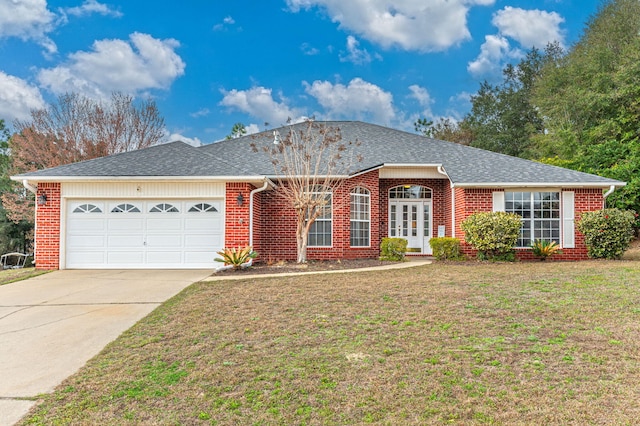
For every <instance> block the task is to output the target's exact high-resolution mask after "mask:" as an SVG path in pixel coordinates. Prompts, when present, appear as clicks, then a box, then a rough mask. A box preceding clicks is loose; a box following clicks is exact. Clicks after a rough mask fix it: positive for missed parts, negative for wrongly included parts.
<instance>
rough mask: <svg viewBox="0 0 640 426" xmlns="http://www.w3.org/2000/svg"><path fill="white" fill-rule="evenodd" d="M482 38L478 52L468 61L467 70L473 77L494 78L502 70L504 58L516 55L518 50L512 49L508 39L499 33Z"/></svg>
mask: <svg viewBox="0 0 640 426" xmlns="http://www.w3.org/2000/svg"><path fill="white" fill-rule="evenodd" d="M484 39H485V42H484V43H483V44H482V46H481V47H480V54H479V55H478V57H477V58H476V60H475V61H472V62H469V64H468V65H467V71H469V73H470V74H471V75H472V76H474V77H475V78H495V77H496V76H498V75H499V74H500V73H501V72H502V66H503V61H504V59H505V58H515V57H518V56H519V55H520V51H518V50H512V49H511V48H510V46H509V40H507V39H506V38H505V37H502V36H500V35H488V36H485V38H484Z"/></svg>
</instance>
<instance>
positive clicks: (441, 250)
mask: <svg viewBox="0 0 640 426" xmlns="http://www.w3.org/2000/svg"><path fill="white" fill-rule="evenodd" d="M429 245H430V246H431V251H432V252H433V257H435V258H436V259H437V260H461V259H464V256H463V255H462V254H461V253H460V240H459V239H457V238H452V237H438V238H431V239H430V240H429Z"/></svg>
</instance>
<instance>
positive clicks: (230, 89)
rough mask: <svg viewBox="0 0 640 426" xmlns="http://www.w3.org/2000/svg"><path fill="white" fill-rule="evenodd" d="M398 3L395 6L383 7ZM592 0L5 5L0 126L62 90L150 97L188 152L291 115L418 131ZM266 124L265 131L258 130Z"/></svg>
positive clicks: (573, 25)
mask: <svg viewBox="0 0 640 426" xmlns="http://www.w3.org/2000/svg"><path fill="white" fill-rule="evenodd" d="M389 5H393V6H389ZM599 5H600V1H599V0H538V1H526V0H395V1H394V0H263V1H255V0H254V1H249V0H232V1H231V0H209V1H205V0H184V1H182V2H173V1H172V2H168V1H158V0H154V1H150V0H135V1H132V0H129V1H105V2H101V1H98V0H76V1H72V0H65V1H62V0H60V1H53V0H49V1H47V0H0V58H2V60H1V61H0V118H3V119H4V120H5V122H6V123H9V124H10V123H11V122H12V121H13V120H15V119H26V118H28V116H29V111H30V109H31V108H41V107H43V106H45V105H46V103H47V102H51V101H52V100H54V99H55V98H56V96H58V95H60V94H63V93H65V92H79V93H82V94H85V95H87V96H90V97H93V98H96V99H101V98H104V97H108V96H109V94H110V93H111V92H112V91H122V92H126V93H131V94H133V95H134V96H137V97H148V96H150V97H152V98H153V99H155V101H156V102H157V104H158V107H159V109H160V111H161V113H162V115H163V116H164V117H165V121H166V127H167V128H166V134H167V139H172V140H173V139H183V140H184V141H186V142H189V143H192V144H194V145H197V144H200V143H209V142H212V141H215V140H219V139H222V138H224V137H225V135H227V134H228V133H229V132H230V130H231V127H232V126H233V124H234V123H236V122H242V123H244V124H245V125H246V126H247V127H248V129H249V130H250V131H258V130H263V129H264V128H265V127H277V126H280V125H282V124H284V123H285V122H286V121H287V119H288V118H289V117H290V118H291V119H292V120H294V121H297V120H301V119H304V118H305V117H311V116H313V117H315V118H316V119H336V120H364V121H369V122H373V123H377V124H381V125H385V126H390V127H394V128H398V129H404V130H410V131H412V130H413V122H414V121H415V120H416V119H417V118H418V117H427V118H429V119H437V118H439V117H450V118H453V119H460V118H461V117H462V116H464V114H465V113H466V112H468V110H469V108H470V104H469V95H470V94H473V93H475V92H476V91H477V89H478V87H479V84H480V82H482V81H483V80H485V79H486V80H489V81H496V79H497V78H499V77H500V70H501V69H502V67H503V66H504V65H505V64H506V63H508V62H517V61H518V59H519V58H520V57H521V56H522V54H523V53H524V52H525V51H526V50H528V49H530V48H531V47H533V46H537V47H544V46H545V45H546V43H547V42H549V41H552V40H557V41H559V42H560V43H561V44H562V45H564V46H565V47H569V46H571V45H572V44H573V43H574V42H575V41H576V40H578V39H579V37H580V35H581V34H582V31H583V30H584V26H585V23H586V22H587V20H588V19H589V17H590V16H592V15H593V14H595V13H596V12H597V10H598V6H599ZM265 123H269V124H268V125H266V124H265Z"/></svg>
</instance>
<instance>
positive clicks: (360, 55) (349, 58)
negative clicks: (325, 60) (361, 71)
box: [340, 35, 371, 65]
mask: <svg viewBox="0 0 640 426" xmlns="http://www.w3.org/2000/svg"><path fill="white" fill-rule="evenodd" d="M359 45H360V42H359V41H358V40H357V39H356V38H355V37H354V36H351V35H350V36H348V37H347V53H346V54H345V55H340V61H341V62H353V63H354V64H356V65H362V64H368V63H369V62H371V55H370V54H369V52H367V50H366V49H358V46H359Z"/></svg>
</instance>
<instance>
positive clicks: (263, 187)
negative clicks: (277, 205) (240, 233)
mask: <svg viewBox="0 0 640 426" xmlns="http://www.w3.org/2000/svg"><path fill="white" fill-rule="evenodd" d="M268 187H269V181H268V180H266V179H265V181H264V185H262V187H261V188H256V189H254V190H253V191H251V193H250V194H249V245H250V246H251V247H253V196H254V195H255V194H257V193H258V192H262V191H264V190H265V189H267V188H268Z"/></svg>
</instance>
